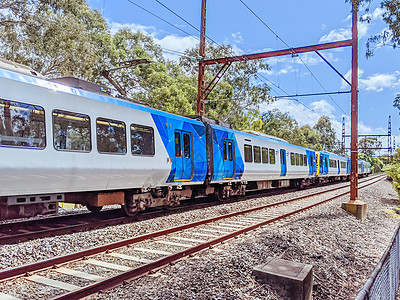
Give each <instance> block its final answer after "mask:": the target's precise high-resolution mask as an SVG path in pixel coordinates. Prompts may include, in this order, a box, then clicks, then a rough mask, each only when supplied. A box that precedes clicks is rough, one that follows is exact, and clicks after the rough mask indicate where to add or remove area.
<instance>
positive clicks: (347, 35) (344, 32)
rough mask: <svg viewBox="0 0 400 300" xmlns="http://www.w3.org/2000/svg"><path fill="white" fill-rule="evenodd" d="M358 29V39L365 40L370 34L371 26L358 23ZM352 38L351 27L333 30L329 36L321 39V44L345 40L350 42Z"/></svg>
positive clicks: (326, 35)
mask: <svg viewBox="0 0 400 300" xmlns="http://www.w3.org/2000/svg"><path fill="white" fill-rule="evenodd" d="M357 27H358V38H360V39H361V38H363V37H365V36H366V35H367V34H368V28H369V24H367V23H365V22H357ZM351 37H352V32H351V26H348V27H347V28H339V29H333V30H331V31H330V32H329V33H328V34H325V35H323V36H322V37H321V38H320V39H319V42H320V43H329V42H337V41H343V40H349V39H351Z"/></svg>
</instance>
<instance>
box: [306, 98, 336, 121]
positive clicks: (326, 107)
mask: <svg viewBox="0 0 400 300" xmlns="http://www.w3.org/2000/svg"><path fill="white" fill-rule="evenodd" d="M311 107H312V109H313V110H314V111H318V112H319V113H320V114H321V115H325V116H328V117H333V112H334V111H335V108H334V107H333V105H331V104H330V103H328V101H326V100H325V99H322V100H319V101H314V102H312V103H311Z"/></svg>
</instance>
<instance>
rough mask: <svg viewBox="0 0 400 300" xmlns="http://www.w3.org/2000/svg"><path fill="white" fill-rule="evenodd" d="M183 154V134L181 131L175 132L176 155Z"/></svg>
mask: <svg viewBox="0 0 400 300" xmlns="http://www.w3.org/2000/svg"><path fill="white" fill-rule="evenodd" d="M181 156H182V152H181V134H180V133H179V132H175V157H181Z"/></svg>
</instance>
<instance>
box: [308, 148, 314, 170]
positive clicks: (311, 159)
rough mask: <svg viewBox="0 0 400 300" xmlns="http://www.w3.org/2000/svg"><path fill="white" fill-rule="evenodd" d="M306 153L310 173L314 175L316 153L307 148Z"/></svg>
mask: <svg viewBox="0 0 400 300" xmlns="http://www.w3.org/2000/svg"><path fill="white" fill-rule="evenodd" d="M306 153H307V161H308V175H313V174H314V173H315V164H314V161H315V153H314V152H312V151H310V150H306Z"/></svg>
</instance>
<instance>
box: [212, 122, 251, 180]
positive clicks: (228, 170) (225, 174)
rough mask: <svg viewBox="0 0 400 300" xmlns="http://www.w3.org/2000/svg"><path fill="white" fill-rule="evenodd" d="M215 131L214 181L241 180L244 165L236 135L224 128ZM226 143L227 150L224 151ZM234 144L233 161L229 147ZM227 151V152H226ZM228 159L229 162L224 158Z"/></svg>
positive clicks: (214, 129) (213, 128)
mask: <svg viewBox="0 0 400 300" xmlns="http://www.w3.org/2000/svg"><path fill="white" fill-rule="evenodd" d="M212 130H213V134H212V135H213V160H214V175H213V179H212V180H213V181H217V180H224V179H240V177H241V176H242V175H243V171H244V163H243V159H242V156H241V155H240V150H239V146H238V143H237V141H236V138H235V134H234V133H233V132H230V130H226V129H224V128H216V127H214V126H212ZM224 142H225V149H224ZM229 143H232V153H231V154H232V160H231V161H230V160H229V147H230V144H229ZM224 150H225V151H224ZM225 157H227V160H225V159H224V158H225Z"/></svg>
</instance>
